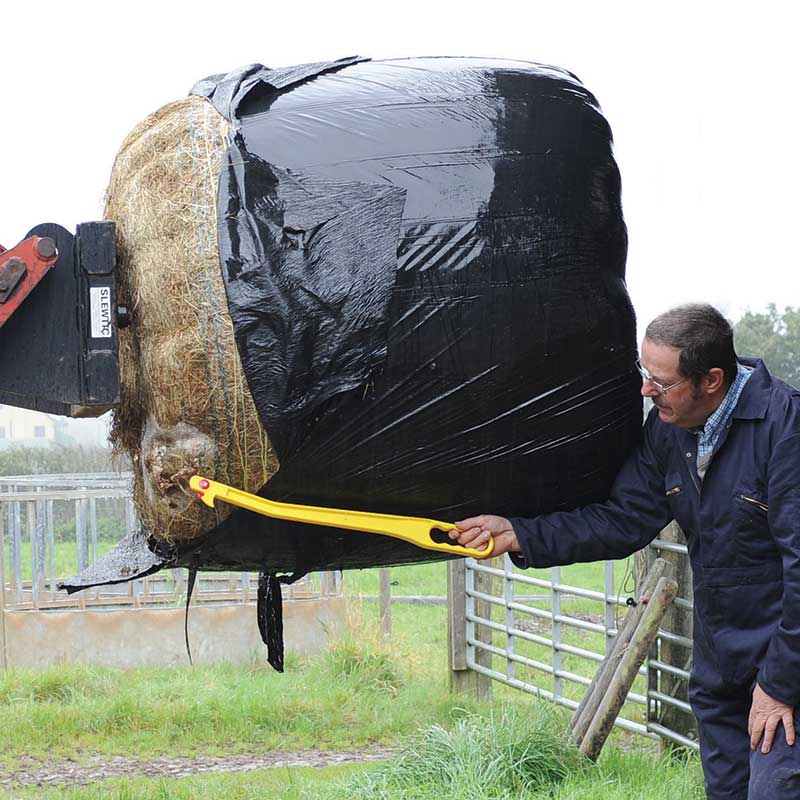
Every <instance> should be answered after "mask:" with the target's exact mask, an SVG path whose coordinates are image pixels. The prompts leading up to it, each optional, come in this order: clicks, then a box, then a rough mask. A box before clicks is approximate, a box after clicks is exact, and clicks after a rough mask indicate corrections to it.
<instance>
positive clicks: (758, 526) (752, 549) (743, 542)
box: [733, 486, 777, 566]
mask: <svg viewBox="0 0 800 800" xmlns="http://www.w3.org/2000/svg"><path fill="white" fill-rule="evenodd" d="M766 499H767V498H766V496H765V494H764V492H763V491H762V490H760V489H757V488H755V489H754V488H752V487H747V486H743V487H741V488H739V489H737V490H736V492H735V493H734V496H733V529H734V540H735V542H736V547H737V551H738V553H737V555H738V558H737V563H738V564H740V565H742V566H746V565H752V566H757V565H760V564H763V563H764V560H765V558H768V557H769V556H772V557H773V558H775V556H776V555H777V554H776V552H775V545H774V543H773V541H772V537H771V536H770V534H769V505H768V504H767V502H766Z"/></svg>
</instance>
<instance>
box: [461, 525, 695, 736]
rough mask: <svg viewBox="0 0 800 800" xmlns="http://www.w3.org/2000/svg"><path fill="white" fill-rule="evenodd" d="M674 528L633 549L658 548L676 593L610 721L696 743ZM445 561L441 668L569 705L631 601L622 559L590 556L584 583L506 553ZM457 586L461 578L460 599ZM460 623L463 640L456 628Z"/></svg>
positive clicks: (645, 557)
mask: <svg viewBox="0 0 800 800" xmlns="http://www.w3.org/2000/svg"><path fill="white" fill-rule="evenodd" d="M675 528H676V526H670V527H669V528H667V529H665V531H663V532H662V534H661V536H660V537H659V538H658V539H656V540H655V541H654V542H653V543H652V544H651V545H650V547H649V548H647V549H646V550H645V551H642V553H641V554H638V558H637V561H638V562H639V563H640V565H641V566H642V567H645V566H646V564H647V563H648V562H651V561H652V560H654V559H655V558H656V557H657V556H659V555H660V556H661V557H665V558H667V560H669V561H670V562H671V563H672V564H673V569H674V571H675V572H676V573H677V574H676V577H677V578H678V582H679V586H681V589H680V590H679V591H680V595H681V596H679V597H678V598H676V600H675V601H674V602H673V607H672V608H671V609H670V611H669V612H668V615H667V617H665V620H664V623H663V625H664V627H663V628H661V629H660V630H659V634H658V638H657V641H656V644H655V645H654V646H653V649H652V651H651V653H650V657H649V659H648V660H647V662H646V663H645V665H644V666H643V667H642V668H641V670H640V674H639V676H638V678H637V680H636V682H635V683H634V686H633V688H632V690H631V692H630V693H629V694H628V702H627V703H626V704H625V706H624V707H623V709H622V712H621V713H620V715H619V717H618V718H617V721H616V724H617V725H618V726H619V727H620V728H623V729H625V730H628V731H632V732H634V733H636V734H639V735H642V736H645V737H648V738H650V739H654V740H659V739H665V740H669V741H671V742H674V743H677V744H680V745H683V746H686V747H691V748H697V743H696V741H695V733H694V731H695V727H694V718H693V717H692V714H691V709H690V707H689V704H688V702H687V699H686V697H687V681H688V678H689V672H688V669H689V661H690V658H691V647H692V642H691V638H690V637H691V633H690V624H691V623H690V620H691V609H692V605H691V588H690V586H691V581H690V576H689V575H688V569H689V568H688V559H687V557H686V547H685V544H682V543H681V541H680V538H681V535H680V532H679V529H678V530H677V532H676V530H675ZM450 570H451V575H450V586H451V604H454V605H455V609H456V610H455V613H454V612H453V610H452V609H451V668H452V669H454V670H459V669H466V670H469V671H472V672H473V673H477V676H480V679H482V680H484V681H486V682H493V681H494V682H499V683H501V684H505V685H506V686H510V687H513V688H514V689H518V690H521V691H523V692H528V693H530V694H534V695H538V696H540V697H544V698H547V699H550V700H552V701H553V702H555V703H557V704H558V705H560V706H564V707H566V708H569V709H574V708H576V707H577V705H578V703H579V702H580V699H581V697H582V695H583V693H584V691H585V689H586V687H588V685H589V683H590V682H591V678H592V676H593V675H594V673H595V671H596V670H597V668H598V666H599V665H600V663H601V662H602V660H603V658H604V656H605V654H606V652H607V651H608V648H609V645H610V642H611V640H612V639H613V637H614V636H616V635H617V632H618V628H619V624H620V622H621V620H622V618H623V617H624V614H625V612H626V611H627V606H628V605H629V604H630V603H631V602H634V599H633V596H634V591H633V586H632V585H631V587H630V589H629V593H630V598H629V596H628V592H626V591H623V586H622V584H623V576H624V575H623V573H625V572H630V571H632V568H631V567H630V565H626V562H611V561H606V562H604V563H603V564H602V567H600V566H599V565H598V566H597V567H596V568H595V575H594V578H593V580H592V581H588V582H589V583H591V584H592V585H573V584H572V583H571V582H570V578H569V572H570V570H572V568H571V567H554V568H552V569H551V570H529V571H527V572H526V571H522V570H518V569H516V568H515V567H514V565H513V564H512V562H511V560H510V559H509V557H508V556H504V557H503V558H502V560H501V559H491V560H489V561H487V562H481V561H475V560H474V559H464V560H463V561H459V562H456V563H453V564H451V565H450ZM459 571H462V572H463V576H459V574H458V573H459ZM687 576H688V577H689V579H688V580H687ZM584 583H587V581H584ZM598 584H599V585H598ZM458 587H463V597H462V599H459V596H458V594H459V592H458ZM454 589H455V591H453V590H454ZM462 602H463V619H462V618H461V613H460V611H461V609H460V604H461V603H462ZM687 621H688V624H687ZM461 625H463V640H461V639H460V636H459V634H458V628H459V626H461ZM687 627H688V630H687Z"/></svg>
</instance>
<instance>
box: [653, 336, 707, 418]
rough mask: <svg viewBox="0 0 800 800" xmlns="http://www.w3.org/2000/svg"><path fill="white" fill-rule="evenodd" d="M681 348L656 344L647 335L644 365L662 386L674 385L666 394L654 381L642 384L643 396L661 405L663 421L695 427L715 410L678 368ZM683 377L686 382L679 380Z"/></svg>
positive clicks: (659, 409)
mask: <svg viewBox="0 0 800 800" xmlns="http://www.w3.org/2000/svg"><path fill="white" fill-rule="evenodd" d="M680 355H681V351H680V349H679V348H677V347H670V346H669V345H664V344H656V343H655V342H652V341H650V339H647V338H645V340H644V341H643V342H642V365H643V366H644V368H645V369H646V370H647V371H648V372H649V373H650V374H651V375H652V376H653V380H654V381H656V382H658V383H660V384H661V385H662V386H672V384H678V385H677V386H672V388H671V389H670V390H669V391H668V392H667V393H666V394H662V393H661V392H660V391H659V390H658V389H656V387H655V386H654V385H653V383H652V381H644V383H643V384H642V396H643V397H649V398H650V399H651V400H652V401H653V404H654V405H655V406H656V407H657V408H658V416H659V417H660V419H661V421H662V422H667V423H669V424H670V425H677V426H678V427H679V428H695V427H698V426H702V425H704V424H705V422H706V420H707V419H708V417H709V415H710V413H711V411H710V410H709V408H708V404H707V403H706V402H705V401H704V398H703V397H702V396H701V395H698V393H697V392H696V391H695V386H694V384H693V383H692V381H690V380H688V381H686V380H684V376H683V375H681V373H680V370H679V368H678V360H679V359H680ZM679 381H683V383H679Z"/></svg>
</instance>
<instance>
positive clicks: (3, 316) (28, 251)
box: [0, 236, 58, 328]
mask: <svg viewBox="0 0 800 800" xmlns="http://www.w3.org/2000/svg"><path fill="white" fill-rule="evenodd" d="M57 259H58V250H57V249H56V244H55V242H54V241H53V240H52V239H50V238H48V237H46V236H44V237H42V236H31V237H30V238H28V239H25V241H24V242H20V243H19V244H18V245H17V246H16V247H12V248H11V249H10V250H6V249H5V247H3V246H2V245H0V328H2V327H3V325H5V324H6V322H8V320H9V318H10V317H11V315H12V314H13V313H14V312H15V311H16V310H17V309H18V308H19V307H20V306H21V305H22V301H23V300H24V299H25V298H26V297H27V296H28V295H29V294H30V293H31V290H32V289H33V288H34V287H35V286H36V284H37V283H39V281H40V280H41V279H42V278H44V276H45V275H46V274H47V273H48V272H49V271H50V268H51V267H52V266H53V264H55V263H56V260H57Z"/></svg>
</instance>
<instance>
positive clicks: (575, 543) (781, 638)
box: [451, 305, 800, 800]
mask: <svg viewBox="0 0 800 800" xmlns="http://www.w3.org/2000/svg"><path fill="white" fill-rule="evenodd" d="M637 367H638V369H639V371H640V372H641V374H642V379H643V384H642V394H643V395H644V396H645V397H650V398H652V400H653V404H654V406H655V407H654V408H653V409H652V411H651V412H650V414H649V416H648V418H647V422H646V423H645V426H644V429H643V434H642V441H641V443H640V445H639V447H638V448H637V450H636V451H635V452H634V453H633V454H632V455H631V456H630V457H629V458H628V460H627V461H626V463H625V465H624V466H623V468H622V470H621V471H620V473H619V475H618V476H617V478H616V480H615V482H614V485H613V488H612V490H611V494H610V497H609V499H608V501H606V502H604V503H600V504H596V505H591V506H587V507H586V508H581V509H577V510H575V511H571V512H563V513H562V512H559V513H553V514H544V515H542V516H539V517H535V518H533V519H518V518H514V519H505V518H504V517H498V516H490V515H484V516H479V517H474V518H472V519H467V520H463V521H462V522H459V523H457V525H458V528H459V530H458V531H454V532H453V533H452V534H451V536H452V538H454V539H455V538H457V539H458V541H459V542H460V543H461V544H463V545H467V546H470V547H481V546H482V544H483V543H484V542H485V541H486V540H487V539H488V537H489V535H490V534H491V535H492V536H494V538H495V553H496V554H499V553H504V552H509V553H510V554H511V557H512V559H513V560H514V561H515V562H516V563H518V564H519V565H520V566H523V567H545V566H553V565H557V564H570V563H574V562H576V561H594V560H599V559H606V558H622V557H625V556H627V555H629V554H631V553H633V552H634V551H636V550H638V549H640V548H641V547H643V546H644V545H646V544H647V543H648V542H649V541H650V540H652V539H653V538H654V537H655V536H656V535H657V533H658V532H659V531H660V530H661V529H662V528H663V527H664V526H665V525H666V524H667V523H668V522H669V521H670V520H671V519H675V520H677V521H678V523H679V524H680V526H681V528H682V529H683V531H684V533H685V534H686V538H687V541H688V547H689V556H690V558H691V563H692V570H693V573H694V587H695V588H694V599H695V621H694V644H695V647H694V659H693V665H692V674H691V682H690V689H689V693H690V699H691V704H692V709H693V710H694V713H695V716H696V717H697V721H698V727H699V732H700V753H701V757H702V761H703V771H704V774H705V780H706V790H707V793H708V798H709V800H761V799H762V798H769V800H784V798H785V799H786V800H788V799H789V798H794V800H797V799H798V798H800V745H799V746H797V747H795V746H794V743H795V724H796V718H795V712H796V710H797V711H800V392H798V390H796V389H794V388H792V387H791V386H787V385H786V384H785V383H783V382H781V381H779V380H777V379H776V378H773V377H772V376H771V375H770V374H769V372H768V371H767V369H766V367H765V366H764V364H763V362H761V361H759V360H755V359H749V358H738V359H737V356H736V354H735V352H734V349H733V333H732V331H731V327H730V325H729V324H728V322H727V321H726V320H725V319H724V317H723V316H722V315H721V314H720V313H719V312H718V311H717V310H716V309H714V308H712V307H711V306H708V305H686V306H681V307H678V308H675V309H672V310H671V311H667V312H666V313H664V314H662V315H661V316H659V317H657V318H656V319H655V320H653V322H651V323H650V325H649V326H648V327H647V331H646V332H645V338H644V342H643V343H642V357H641V361H640V362H639V363H638V364H637Z"/></svg>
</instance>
